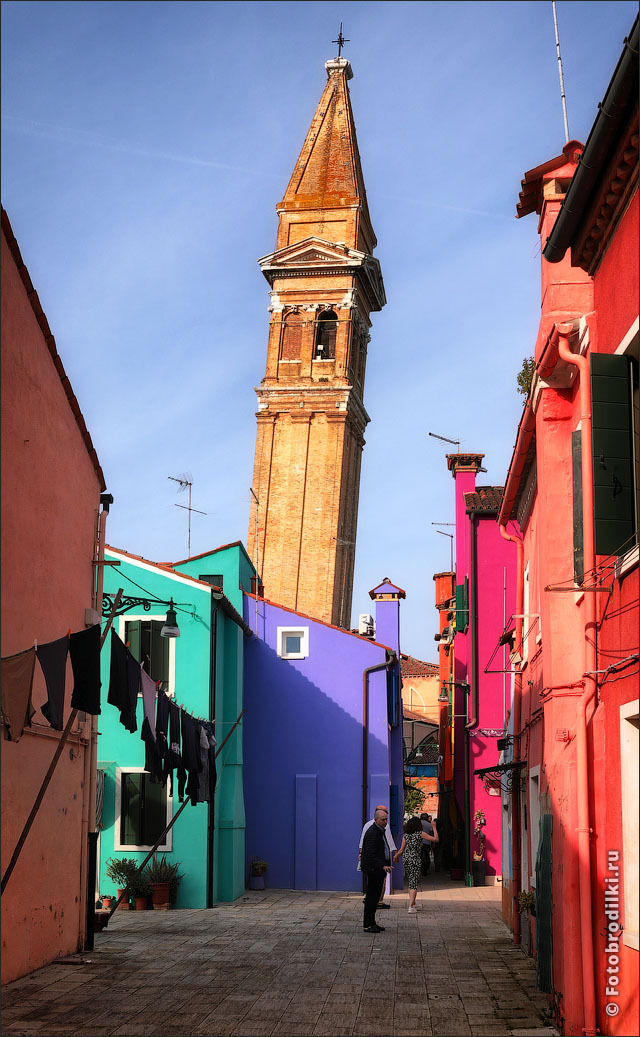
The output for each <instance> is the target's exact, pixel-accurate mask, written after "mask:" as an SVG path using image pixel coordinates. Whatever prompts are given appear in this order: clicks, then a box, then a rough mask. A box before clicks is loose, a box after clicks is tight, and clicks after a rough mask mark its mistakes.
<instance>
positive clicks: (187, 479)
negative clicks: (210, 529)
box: [167, 472, 207, 558]
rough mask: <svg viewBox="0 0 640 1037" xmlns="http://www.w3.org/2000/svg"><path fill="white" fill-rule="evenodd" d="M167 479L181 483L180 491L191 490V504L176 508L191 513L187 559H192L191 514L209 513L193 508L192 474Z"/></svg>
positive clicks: (172, 476)
mask: <svg viewBox="0 0 640 1037" xmlns="http://www.w3.org/2000/svg"><path fill="white" fill-rule="evenodd" d="M167 479H171V482H177V483H180V490H187V489H188V490H189V503H188V504H176V508H184V510H185V511H188V512H189V527H188V534H187V558H191V512H192V511H197V512H198V515H206V514H207V513H206V511H199V510H198V508H192V507H191V487H192V486H193V476H192V475H191V473H190V472H187V473H186V474H185V475H168V476H167ZM178 492H180V491H178Z"/></svg>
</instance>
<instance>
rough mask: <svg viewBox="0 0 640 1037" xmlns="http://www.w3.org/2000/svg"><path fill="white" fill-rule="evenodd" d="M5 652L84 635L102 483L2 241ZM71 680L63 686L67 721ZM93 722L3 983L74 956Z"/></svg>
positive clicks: (42, 828)
mask: <svg viewBox="0 0 640 1037" xmlns="http://www.w3.org/2000/svg"><path fill="white" fill-rule="evenodd" d="M2 328H3V336H2V340H3V341H2V563H3V564H2V615H3V624H2V655H3V656H6V655H11V654H13V653H15V652H19V651H22V650H24V649H26V648H29V647H31V646H32V645H33V643H34V639H37V640H38V641H39V642H40V643H44V642H46V641H48V640H52V639H54V638H58V637H60V636H62V635H64V634H65V633H66V632H67V630H69V629H71V630H72V631H77V630H81V629H83V628H84V620H85V614H84V610H85V608H89V607H91V605H92V581H93V572H92V569H93V567H92V564H91V563H92V558H93V557H94V551H95V530H96V524H97V515H98V510H99V499H100V489H101V484H100V480H99V477H98V474H97V472H96V469H95V468H94V465H93V463H92V461H91V458H90V456H89V453H88V451H87V448H86V445H85V442H84V440H83V437H82V434H81V431H80V428H79V427H78V424H77V422H76V418H75V417H74V415H73V413H72V411H71V408H70V405H69V400H68V398H67V395H66V393H65V390H64V387H63V385H62V382H61V380H60V376H59V375H58V372H57V370H56V368H55V366H54V362H53V359H52V357H51V354H50V352H49V349H48V347H47V345H46V342H45V340H44V336H43V334H42V331H41V329H40V327H39V325H38V321H37V320H36V317H35V314H34V312H33V309H32V307H31V305H30V302H29V300H28V298H27V294H26V291H25V289H24V286H23V283H22V280H21V278H20V276H19V273H18V270H17V267H16V264H15V262H14V259H13V257H12V255H11V253H10V251H9V249H8V246H7V243H6V240H5V236H4V234H3V236H2ZM71 688H72V682H71V677H70V672H69V673H68V679H67V693H66V699H65V701H66V703H67V710H66V712H65V720H66V718H67V716H68V712H69V701H70V698H71ZM45 700H46V694H45V689H44V681H43V679H42V677H41V674H40V672H39V668H38V665H37V664H36V681H35V684H34V696H33V703H34V706H35V707H36V715H35V717H34V723H33V729H32V730H29V729H27V730H26V732H25V734H24V735H23V737H22V739H21V740H20V741H19V742H17V743H13V742H9V741H3V743H2V802H3V813H2V847H1V849H2V858H1V859H2V870H3V872H4V869H5V868H6V866H7V864H8V862H9V859H10V857H11V854H12V852H13V849H14V847H15V844H16V842H17V839H18V836H19V833H20V831H21V830H22V826H23V824H24V821H25V820H26V817H27V815H28V813H29V811H30V809H31V807H32V805H33V801H34V799H35V795H36V793H37V791H38V789H39V787H40V784H41V781H42V778H43V777H44V775H45V773H46V771H47V767H48V765H49V762H50V760H51V758H52V756H53V753H54V751H55V747H56V742H57V738H58V734H57V733H56V732H53V730H52V729H51V728H50V727H49V725H48V724H47V722H46V721H45V719H44V717H43V716H42V714H41V713H40V711H39V709H38V707H39V706H40V705H42V703H43V702H44V701H45ZM88 728H89V722H87V723H86V724H83V725H82V726H81V728H80V730H79V731H77V732H76V733H75V734H72V736H71V738H70V741H69V745H68V746H67V747H65V749H64V751H63V754H62V757H61V759H60V762H59V764H58V768H57V770H56V772H55V774H54V777H53V780H52V782H51V784H50V786H49V789H48V791H47V793H46V796H45V799H44V802H43V804H42V807H41V810H40V812H39V814H38V817H37V819H36V822H35V824H34V826H33V828H32V830H31V832H30V834H29V836H28V839H27V842H26V843H25V846H24V849H23V851H22V855H21V857H20V859H19V862H18V864H17V865H16V868H15V870H14V872H13V874H12V876H11V878H10V880H9V882H8V884H7V887H6V890H5V892H4V894H3V896H2V981H3V982H6V981H8V980H11V979H15V978H16V977H18V976H21V975H24V974H25V973H27V972H29V971H31V970H32V969H35V968H37V967H38V966H40V965H42V964H43V963H44V962H46V961H50V960H51V959H53V958H54V957H56V956H57V955H59V954H63V953H68V952H72V951H75V950H77V949H78V944H79V939H80V938H81V935H82V930H83V925H84V923H83V912H84V890H83V888H82V886H83V883H82V882H81V869H82V868H83V866H84V864H83V861H82V855H83V844H84V838H83V836H82V813H83V810H87V809H88V803H87V801H86V787H85V786H86V782H85V780H84V756H85V745H86V736H87V735H88Z"/></svg>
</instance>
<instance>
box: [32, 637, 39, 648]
mask: <svg viewBox="0 0 640 1037" xmlns="http://www.w3.org/2000/svg"><path fill="white" fill-rule="evenodd" d="M33 647H34V648H37V647H38V638H37V637H36V638H35V640H34V642H33Z"/></svg>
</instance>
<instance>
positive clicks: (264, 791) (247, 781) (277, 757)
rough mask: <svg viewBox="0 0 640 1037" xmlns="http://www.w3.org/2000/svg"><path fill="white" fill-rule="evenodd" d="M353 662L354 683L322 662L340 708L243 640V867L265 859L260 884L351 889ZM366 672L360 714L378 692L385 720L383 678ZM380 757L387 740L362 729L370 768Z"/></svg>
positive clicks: (356, 833)
mask: <svg viewBox="0 0 640 1037" xmlns="http://www.w3.org/2000/svg"><path fill="white" fill-rule="evenodd" d="M363 659H364V665H363V667H362V668H361V669H360V673H359V679H356V677H355V676H351V677H349V676H348V675H345V673H344V671H343V669H342V667H341V664H340V662H339V661H338V660H335V661H334V663H333V669H331V667H330V665H327V660H325V665H326V670H325V672H326V673H327V682H328V684H329V685H331V684H332V685H333V688H334V689H335V694H336V698H337V697H338V695H339V696H340V698H341V699H342V702H343V704H344V705H341V704H340V703H339V702H338V701H336V699H334V698H332V697H331V695H330V694H327V693H326V692H325V691H323V690H322V689H321V688H320V687H319V686H318V685H317V684H314V683H313V682H312V681H310V680H309V679H308V678H307V677H305V676H304V674H302V673H301V672H300V670H299V669H298V668H296V666H294V665H292V663H291V662H289V661H287V660H283V659H281V658H280V657H279V656H278V655H277V653H276V652H275V651H274V649H273V648H271V647H270V646H269V645H267V644H265V642H264V641H258V640H256V639H252V641H251V642H250V643H249V644H247V646H246V654H245V709H246V712H245V717H244V723H243V726H244V793H245V812H246V859H247V870H248V865H249V863H250V861H251V859H252V858H253V857H260V858H262V859H264V860H266V861H267V862H268V865H269V870H268V872H267V876H266V878H267V883H268V885H269V886H270V887H273V888H281V889H327V890H334V889H335V890H353V891H356V890H359V889H360V888H361V873H360V872H359V871H357V868H356V865H357V858H358V843H359V840H360V832H361V829H362V726H361V723H359V722H358V721H357V720H355V719H354V716H357V715H358V714H359V713H361V711H362V669H364V666H365V665H367V659H366V656H365V655H363ZM359 664H360V661H358V665H359ZM370 664H371V662H370V660H369V665H370ZM353 673H354V675H355V674H356V673H357V666H354V667H353ZM372 676H373V675H372ZM375 676H377V677H380V676H381V677H382V681H377V682H376V683H375V685H374V683H373V681H371V686H370V714H371V712H373V711H375V712H376V713H377V714H379V712H380V704H379V703H378V697H380V698H381V700H382V701H381V705H382V706H383V708H384V715H385V719H386V709H387V706H386V678H385V674H384V672H383V673H382V674H381V675H380V674H377V675H375ZM387 758H388V749H387V746H386V745H385V744H383V743H382V742H381V741H380V739H378V738H375V737H373V736H371V735H370V736H369V759H370V760H371V761H373V762H372V766H371V771H374V772H375V770H376V769H382V768H378V767H376V761H378V760H382V759H387ZM386 769H387V770H388V763H387V765H386ZM371 771H370V772H371Z"/></svg>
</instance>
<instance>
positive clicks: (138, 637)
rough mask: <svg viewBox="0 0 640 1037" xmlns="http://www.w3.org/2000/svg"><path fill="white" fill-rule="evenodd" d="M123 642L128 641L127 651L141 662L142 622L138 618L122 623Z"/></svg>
mask: <svg viewBox="0 0 640 1037" xmlns="http://www.w3.org/2000/svg"><path fill="white" fill-rule="evenodd" d="M124 639H125V643H126V642H127V641H128V642H129V651H130V652H131V654H132V656H133V658H134V659H137V660H138V662H141V661H142V660H141V656H140V652H141V650H142V622H141V620H139V619H129V620H127V622H126V623H125V625H124Z"/></svg>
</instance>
